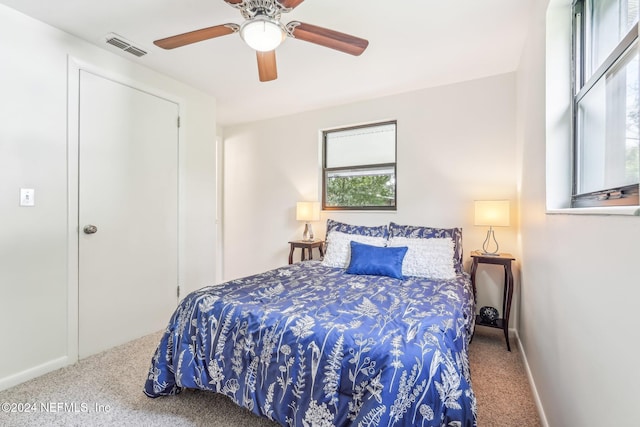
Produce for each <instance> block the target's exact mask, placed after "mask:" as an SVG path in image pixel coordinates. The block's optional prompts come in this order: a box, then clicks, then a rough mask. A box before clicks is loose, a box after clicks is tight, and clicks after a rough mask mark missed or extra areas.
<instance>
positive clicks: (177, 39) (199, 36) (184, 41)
mask: <svg viewBox="0 0 640 427" xmlns="http://www.w3.org/2000/svg"><path fill="white" fill-rule="evenodd" d="M239 29H240V26H238V25H237V24H222V25H216V26H213V27H207V28H202V29H200V30H195V31H190V32H188V33H183V34H178V35H176V36H171V37H167V38H164V39H160V40H156V41H154V42H153V44H155V45H156V46H159V47H161V48H163V49H174V48H176V47H181V46H185V45H188V44H191V43H196V42H201V41H203V40H209V39H213V38H215V37H220V36H226V35H229V34H233V33H235V32H236V31H238V30H239Z"/></svg>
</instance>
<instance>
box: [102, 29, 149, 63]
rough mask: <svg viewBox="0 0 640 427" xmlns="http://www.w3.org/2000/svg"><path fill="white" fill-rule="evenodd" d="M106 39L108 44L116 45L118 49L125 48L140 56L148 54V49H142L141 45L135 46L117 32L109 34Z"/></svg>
mask: <svg viewBox="0 0 640 427" xmlns="http://www.w3.org/2000/svg"><path fill="white" fill-rule="evenodd" d="M104 40H105V41H106V42H107V44H110V45H111V46H115V47H117V48H118V49H121V50H124V51H125V52H129V53H130V54H132V55H135V56H138V57H140V56H144V55H146V54H147V51H145V50H144V49H140V48H139V47H137V46H134V45H133V43H132V42H130V41H129V40H127V39H125V38H124V37H121V36H119V35H117V34H115V33H111V34H107V35H106V36H105V38H104Z"/></svg>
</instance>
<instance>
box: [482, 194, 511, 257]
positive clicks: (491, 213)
mask: <svg viewBox="0 0 640 427" xmlns="http://www.w3.org/2000/svg"><path fill="white" fill-rule="evenodd" d="M474 225H478V226H489V231H487V238H486V239H484V243H483V244H482V251H483V252H482V254H483V255H498V249H499V246H498V241H497V240H496V236H495V234H494V232H493V227H508V226H509V201H508V200H476V201H475V221H474ZM492 240H493V244H492V242H491V241H492ZM493 245H495V249H494V250H493V251H491V250H490V249H492V246H493Z"/></svg>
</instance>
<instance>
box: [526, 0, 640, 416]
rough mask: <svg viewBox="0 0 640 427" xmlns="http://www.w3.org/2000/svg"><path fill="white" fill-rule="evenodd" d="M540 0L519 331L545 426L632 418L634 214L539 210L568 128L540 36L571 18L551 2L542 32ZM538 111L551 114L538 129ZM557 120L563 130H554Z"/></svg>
mask: <svg viewBox="0 0 640 427" xmlns="http://www.w3.org/2000/svg"><path fill="white" fill-rule="evenodd" d="M546 3H547V2H539V4H537V5H536V8H535V10H534V11H532V28H531V31H530V35H529V39H528V42H527V46H526V48H525V51H524V52H525V54H524V56H523V58H522V61H521V65H520V69H519V71H518V100H519V102H518V104H519V105H518V124H519V125H518V144H519V150H518V153H519V159H520V160H519V163H520V164H521V171H520V177H519V187H520V188H521V194H520V200H521V205H520V213H521V219H520V222H521V234H522V235H521V248H522V249H521V250H522V252H521V253H522V259H523V262H522V275H521V276H522V277H521V279H522V283H521V289H522V302H521V312H520V327H519V334H520V339H521V342H522V346H523V349H524V353H525V355H526V358H527V362H528V365H529V368H530V370H531V374H532V378H533V380H534V384H535V387H536V390H537V393H538V396H539V398H540V401H541V403H542V406H543V408H544V413H545V415H546V422H548V425H550V426H585V427H589V426H598V425H603V423H604V424H606V425H632V424H634V423H636V422H634V421H633V420H634V419H637V415H636V414H635V411H636V410H637V406H638V403H639V402H640V400H639V399H638V396H639V394H638V384H639V383H640V370H638V368H637V361H638V343H637V337H638V333H637V331H638V328H639V326H640V321H639V320H638V315H637V313H638V307H637V301H638V300H640V287H638V285H637V284H638V269H637V260H638V257H639V255H640V247H639V246H638V241H639V239H638V237H639V236H640V220H639V219H638V218H636V217H622V216H577V215H547V214H545V202H546V198H545V192H546V189H545V167H546V164H545V145H547V146H556V145H561V144H565V143H566V141H564V140H562V139H559V137H558V136H559V135H568V134H569V132H568V126H570V123H569V122H568V116H566V113H563V111H566V109H567V104H566V102H567V99H566V98H567V97H566V93H565V92H563V91H559V92H547V96H548V97H549V99H545V65H546V66H550V67H552V69H553V68H555V67H564V65H563V64H562V61H563V58H562V57H558V56H551V57H550V61H549V62H547V63H546V62H545V43H553V39H555V36H556V35H557V34H555V35H554V33H553V31H555V29H557V26H556V23H557V19H570V12H569V7H570V3H571V2H570V1H569V0H552V1H551V2H550V9H549V20H548V21H547V23H548V24H549V25H550V27H549V28H550V29H551V30H552V31H551V34H550V36H551V37H550V38H549V40H545V19H546V16H545V13H546ZM564 31H565V32H566V29H565V30H564ZM560 38H561V39H562V38H565V39H566V37H564V36H561V37H560ZM550 48H552V49H554V50H555V49H557V46H553V45H552V46H550ZM545 103H546V104H547V106H545ZM559 104H560V108H559ZM562 105H564V108H562V107H561V106H562ZM546 110H548V111H551V112H553V111H555V112H557V114H556V115H555V116H554V117H550V120H549V126H550V128H549V129H548V130H547V132H545V113H546ZM562 123H564V126H566V128H565V131H564V132H563V131H562V130H561V129H560V131H559V130H558V129H556V127H557V126H559V125H560V126H562ZM551 130H552V131H551ZM546 138H548V140H546ZM550 160H552V161H553V160H554V159H550ZM567 166H568V165H567Z"/></svg>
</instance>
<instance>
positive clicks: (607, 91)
mask: <svg viewBox="0 0 640 427" xmlns="http://www.w3.org/2000/svg"><path fill="white" fill-rule="evenodd" d="M639 1H640V0H576V2H575V3H574V24H573V28H574V44H573V45H574V55H573V70H574V82H575V85H574V99H573V117H574V126H573V129H574V165H573V166H574V167H573V197H572V206H573V207H589V206H609V205H611V206H613V205H638V183H639V182H640V158H639V155H638V154H639V151H640V147H639V136H640V135H639V129H638V121H639V118H638V114H639V110H638V105H639V85H638V82H639V79H638V75H639V69H640V68H639V67H640V66H639V61H638V52H639V48H638V13H639V9H638V3H639Z"/></svg>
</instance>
